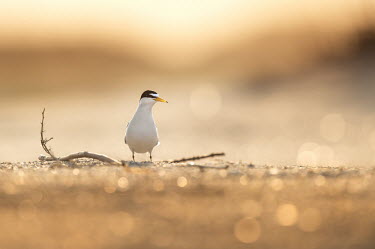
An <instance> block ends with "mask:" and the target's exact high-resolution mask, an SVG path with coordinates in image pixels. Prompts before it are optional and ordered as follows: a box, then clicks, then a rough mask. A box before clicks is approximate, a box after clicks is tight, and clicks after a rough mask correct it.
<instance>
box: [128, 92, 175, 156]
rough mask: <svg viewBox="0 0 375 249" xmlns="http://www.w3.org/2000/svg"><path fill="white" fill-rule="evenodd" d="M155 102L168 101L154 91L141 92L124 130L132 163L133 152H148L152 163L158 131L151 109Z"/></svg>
mask: <svg viewBox="0 0 375 249" xmlns="http://www.w3.org/2000/svg"><path fill="white" fill-rule="evenodd" d="M156 102H165V103H168V101H166V100H164V99H162V98H159V94H157V93H156V92H154V91H151V90H147V91H145V92H143V94H142V96H141V99H140V100H139V105H138V108H137V111H136V112H135V114H134V116H133V118H132V120H131V121H130V122H129V124H128V127H127V128H126V135H125V144H127V145H128V146H129V149H130V150H131V152H132V156H133V161H135V160H134V152H136V153H147V152H148V153H150V160H151V161H152V150H153V149H154V147H155V146H157V145H159V137H158V130H157V128H156V125H155V121H154V117H153V116H152V107H153V106H154V104H155V103H156Z"/></svg>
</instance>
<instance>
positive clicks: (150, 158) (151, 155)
mask: <svg viewBox="0 0 375 249" xmlns="http://www.w3.org/2000/svg"><path fill="white" fill-rule="evenodd" d="M150 161H151V162H152V155H151V152H150Z"/></svg>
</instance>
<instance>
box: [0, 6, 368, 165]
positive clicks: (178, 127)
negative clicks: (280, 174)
mask: <svg viewBox="0 0 375 249" xmlns="http://www.w3.org/2000/svg"><path fill="white" fill-rule="evenodd" d="M374 13H375V0H346V1H342V0H331V1H323V0H304V1H301V0H284V1H277V0H269V1H256V0H251V1H249V0H202V1H182V0H159V1H153V0H137V1H129V0H128V1H117V0H108V1H93V0H91V1H72V0H64V1H60V0H50V1H45V0H27V1H26V0H13V1H2V2H1V3H0V37H1V39H0V89H1V90H0V106H1V108H0V120H1V121H0V140H1V143H0V160H1V161H30V160H36V159H37V157H38V155H39V154H40V153H42V152H43V151H42V149H41V147H40V145H39V129H40V123H39V122H40V118H41V111H42V109H43V108H44V107H45V108H46V126H47V127H46V130H47V135H48V136H53V137H54V138H55V139H54V140H53V141H52V142H51V143H50V145H51V146H52V147H53V150H54V152H55V154H56V155H57V156H62V155H65V154H67V153H72V152H77V151H82V150H89V151H93V152H97V153H104V154H107V155H109V156H111V157H115V158H118V159H124V160H129V159H130V158H131V154H130V152H129V150H128V148H127V146H125V144H124V142H123V138H124V134H125V127H126V124H127V122H128V121H129V120H130V119H131V118H132V115H133V114H134V111H135V109H136V107H137V104H138V100H139V97H140V95H141V93H142V92H143V91H144V90H147V89H150V90H154V91H157V92H158V93H159V94H160V96H161V97H163V98H165V99H167V100H168V101H169V104H158V105H156V106H155V108H154V117H155V119H156V122H157V125H158V128H159V136H160V139H161V146H159V147H158V148H157V149H155V151H154V158H155V159H156V160H165V159H169V158H178V157H184V156H189V155H195V154H205V153H209V152H214V151H223V152H226V153H227V158H228V159H229V160H244V161H251V162H253V163H256V164H273V165H284V164H292V165H295V164H299V165H313V166H314V165H323V166H339V165H373V164H374V162H375V161H374V160H375V157H374V150H375V111H374V107H375V100H374V97H373V93H374V91H375V86H374V83H375V82H374V80H375V70H374V69H375V67H374V66H375V15H374ZM137 159H138V160H146V159H147V156H142V155H138V156H137Z"/></svg>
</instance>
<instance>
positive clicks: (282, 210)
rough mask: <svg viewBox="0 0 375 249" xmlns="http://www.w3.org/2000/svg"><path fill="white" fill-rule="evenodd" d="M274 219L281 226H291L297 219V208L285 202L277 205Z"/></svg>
mask: <svg viewBox="0 0 375 249" xmlns="http://www.w3.org/2000/svg"><path fill="white" fill-rule="evenodd" d="M276 220H277V222H278V223H279V224H280V225H281V226H292V225H294V224H295V223H296V222H297V220H298V210H297V208H296V206H295V205H293V204H290V203H286V204H282V205H280V206H279V207H277V210H276Z"/></svg>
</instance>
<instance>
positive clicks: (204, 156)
mask: <svg viewBox="0 0 375 249" xmlns="http://www.w3.org/2000/svg"><path fill="white" fill-rule="evenodd" d="M217 156H225V153H224V152H220V153H211V154H208V155H203V156H194V157H188V158H181V159H176V160H172V161H166V162H168V163H182V162H187V161H196V160H201V159H205V158H210V157H217Z"/></svg>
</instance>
